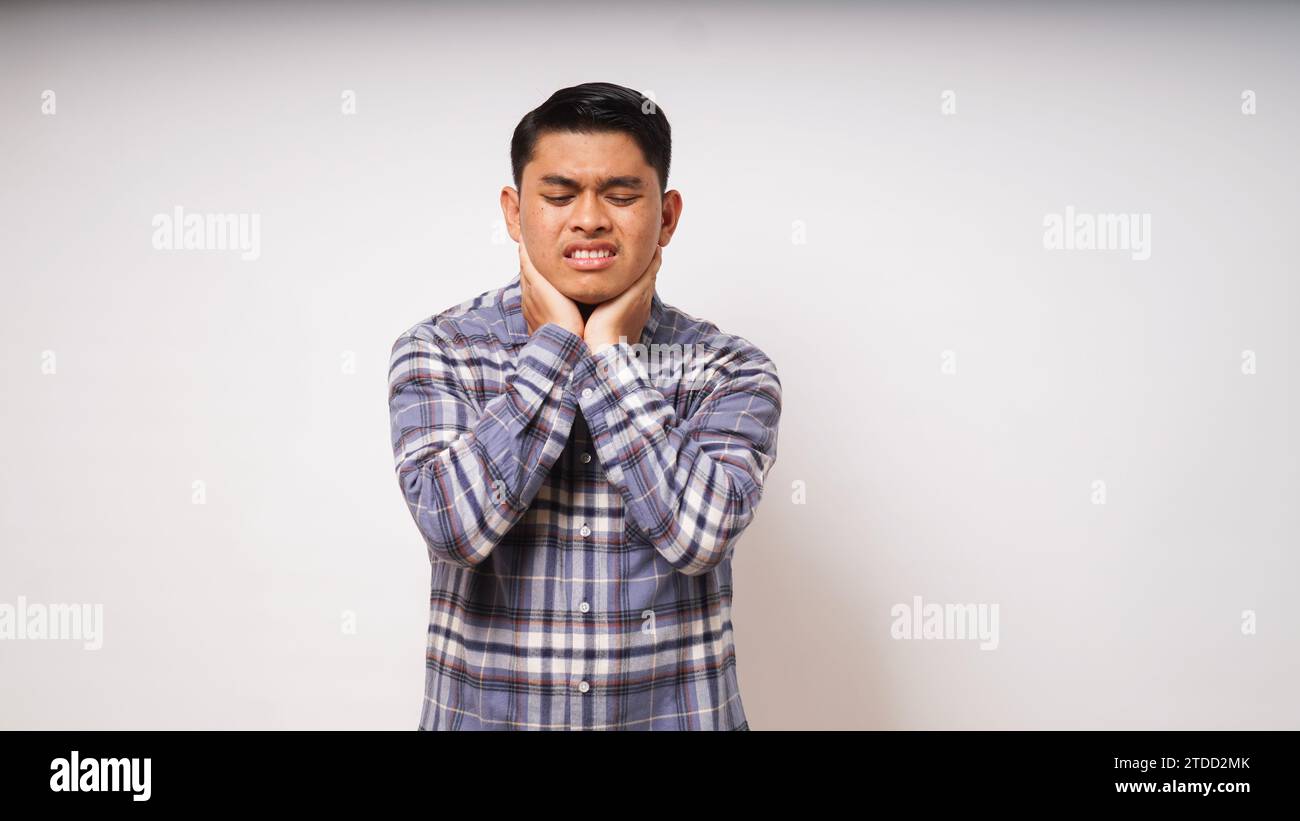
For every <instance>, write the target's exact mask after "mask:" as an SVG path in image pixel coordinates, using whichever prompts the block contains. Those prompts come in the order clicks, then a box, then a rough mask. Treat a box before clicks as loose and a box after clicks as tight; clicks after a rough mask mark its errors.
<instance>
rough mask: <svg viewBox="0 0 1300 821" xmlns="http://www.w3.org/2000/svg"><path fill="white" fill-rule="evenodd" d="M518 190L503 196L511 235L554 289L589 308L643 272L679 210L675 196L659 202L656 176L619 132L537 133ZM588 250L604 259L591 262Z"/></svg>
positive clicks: (508, 190)
mask: <svg viewBox="0 0 1300 821" xmlns="http://www.w3.org/2000/svg"><path fill="white" fill-rule="evenodd" d="M520 186H521V188H522V189H523V190H522V191H521V192H515V190H514V189H513V188H510V187H507V188H506V189H504V190H503V191H502V192H501V205H502V208H503V210H504V211H505V214H506V223H507V225H508V226H509V227H510V235H511V237H513V238H514V239H515V241H517V242H523V243H524V247H525V249H526V250H527V251H528V257H529V259H531V260H532V262H533V265H534V266H535V267H536V268H537V270H538V272H539V273H541V275H542V276H544V277H546V279H547V280H548V281H549V282H550V283H551V284H552V285H554V286H555V288H556V290H558V291H559V292H560V293H562V294H564V295H565V296H567V297H568V298H569V299H572V300H573V301H575V302H579V303H585V304H588V305H594V304H597V303H600V302H604V301H606V300H609V299H613V298H614V297H616V296H618V295H619V294H621V293H623V292H624V291H625V290H627V289H628V287H629V286H630V285H631V284H632V283H633V282H635V281H636V279H637V278H638V277H639V276H641V274H642V273H644V272H645V270H646V268H647V267H648V266H649V264H650V260H651V258H652V257H653V256H654V251H655V248H656V247H657V246H659V245H667V244H668V241H669V239H670V238H671V237H672V235H673V231H674V230H675V229H676V225H677V218H678V215H679V214H680V211H681V196H680V194H678V192H676V191H669V192H667V194H665V195H664V196H660V193H659V177H658V174H657V173H656V172H655V169H654V168H653V167H651V166H650V165H649V164H647V163H646V161H645V156H644V155H643V154H642V152H641V148H640V147H639V146H638V145H637V144H636V141H635V140H633V139H632V138H631V137H630V136H629V135H627V134H625V133H622V132H606V133H595V134H579V133H576V132H568V131H565V132H549V133H545V134H543V135H542V136H541V137H539V138H538V140H537V144H536V146H535V147H534V150H533V158H532V159H531V160H530V161H529V163H528V164H527V165H526V166H524V169H523V172H522V174H521V180H520ZM521 237H522V238H521ZM593 250H599V251H603V252H605V253H607V254H608V256H605V257H603V258H596V259H592V258H590V257H591V256H593V255H594V254H593ZM579 251H586V254H582V253H579ZM583 256H587V257H588V258H587V259H583V258H582V257H583Z"/></svg>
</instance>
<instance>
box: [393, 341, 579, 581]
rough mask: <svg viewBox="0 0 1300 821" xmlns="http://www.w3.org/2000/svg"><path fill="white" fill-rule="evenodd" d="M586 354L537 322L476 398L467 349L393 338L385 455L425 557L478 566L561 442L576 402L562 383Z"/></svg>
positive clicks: (547, 467)
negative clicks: (498, 381)
mask: <svg viewBox="0 0 1300 821" xmlns="http://www.w3.org/2000/svg"><path fill="white" fill-rule="evenodd" d="M586 353H588V348H587V346H586V343H585V342H583V340H582V338H581V337H579V336H578V335H576V334H574V333H573V332H571V331H569V330H567V329H565V328H562V327H560V326H559V325H556V324H554V323H548V324H546V325H543V326H542V327H541V328H539V329H538V330H537V331H536V332H535V333H534V334H533V335H532V337H531V338H530V339H529V341H528V342H527V343H526V344H525V345H524V346H523V348H521V349H520V352H519V354H518V357H517V360H516V368H515V372H514V373H513V374H511V375H509V376H508V377H506V379H505V385H504V388H503V390H502V391H501V392H500V394H498V395H497V396H495V397H493V398H492V399H491V400H490V401H488V402H486V403H482V402H481V401H475V400H474V399H473V398H472V397H471V395H470V394H469V392H468V391H467V390H466V388H465V384H466V381H467V380H468V378H469V377H470V374H471V373H472V372H473V371H472V370H471V368H470V365H469V363H468V361H467V360H468V359H469V358H470V357H471V356H472V353H471V352H470V351H468V349H465V348H462V347H460V346H450V345H447V344H445V343H443V342H440V341H434V340H430V339H423V338H420V337H417V336H412V335H405V336H402V337H401V338H399V339H398V340H397V341H396V342H395V343H394V345H393V350H392V358H391V360H390V364H389V393H388V397H389V400H388V403H389V417H390V420H391V429H392V443H393V457H394V460H395V462H396V472H397V479H398V483H399V484H400V486H401V489H402V494H403V496H404V497H405V499H406V504H407V507H408V508H409V509H410V511H411V516H412V518H414V520H415V524H416V527H418V528H419V531H420V533H421V535H423V537H424V540H425V542H426V543H427V545H428V548H429V558H430V560H431V561H436V560H441V561H449V562H454V563H456V564H459V565H461V566H465V567H472V566H475V565H477V564H479V563H480V562H482V561H483V560H484V559H486V558H487V557H488V555H489V554H490V553H491V552H492V549H493V548H494V547H496V545H497V544H498V543H499V542H500V541H501V539H502V538H503V537H504V536H505V535H506V534H507V533H508V532H509V531H510V528H511V527H513V526H514V524H515V523H516V522H517V521H518V520H519V518H520V517H521V516H522V515H523V513H524V512H525V511H526V510H527V509H528V506H529V504H531V503H532V501H533V498H534V497H535V496H536V495H537V492H538V490H539V489H540V488H541V485H542V482H543V481H544V480H545V478H546V474H547V473H548V471H549V470H550V468H551V466H552V465H553V464H554V463H555V460H556V459H557V458H558V457H559V455H560V454H561V453H562V452H563V450H564V445H565V442H566V441H567V440H568V437H569V431H570V429H571V428H572V425H573V417H574V414H575V413H576V408H575V406H574V401H573V399H572V397H571V394H567V393H566V391H565V387H566V384H567V382H568V380H569V377H570V376H571V374H572V371H573V366H574V364H575V363H576V362H577V361H578V360H579V359H580V357H582V356H583V355H584V354H586ZM479 367H481V366H477V365H476V367H475V369H476V370H477V369H478V368H479ZM566 397H567V398H566Z"/></svg>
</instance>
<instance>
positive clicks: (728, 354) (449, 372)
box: [389, 274, 781, 730]
mask: <svg viewBox="0 0 1300 821" xmlns="http://www.w3.org/2000/svg"><path fill="white" fill-rule="evenodd" d="M520 295H521V291H520V278H519V275H518V274H516V275H515V277H514V279H512V280H511V281H510V282H509V284H507V285H505V286H503V287H501V288H497V289H495V290H490V291H487V292H485V293H482V294H480V295H478V296H477V297H474V298H472V299H469V300H466V301H465V302H463V303H461V304H459V305H457V306H455V307H452V308H449V309H448V310H446V311H444V312H442V313H440V314H437V315H435V316H433V317H431V318H430V319H427V320H425V321H423V322H421V323H419V324H417V325H415V326H414V327H412V328H410V329H409V330H407V331H406V332H405V333H403V334H402V335H401V336H400V337H399V338H398V339H397V341H396V342H395V343H394V345H393V348H392V356H391V360H390V366H389V413H390V419H391V423H392V425H391V433H392V445H393V456H394V459H395V461H396V473H397V479H398V484H399V485H400V487H401V490H402V494H403V496H404V497H405V500H406V504H407V507H408V508H409V510H410V513H411V516H412V518H413V520H414V522H415V524H416V527H417V528H418V530H419V532H420V534H421V536H422V537H423V540H424V542H425V544H426V546H427V548H428V555H429V559H430V563H431V568H432V572H431V595H430V599H429V629H428V642H427V648H426V668H425V688H424V689H425V692H424V701H423V706H422V711H421V714H420V722H419V729H421V730H440V729H461V730H471V729H472V730H480V729H481V730H494V729H538V730H561V729H624V730H687V729H710V730H748V729H749V723H748V721H747V719H746V716H745V710H744V706H743V705H742V703H741V698H740V690H739V687H738V684H737V678H736V657H735V647H734V643H733V632H732V623H731V603H732V584H731V576H732V574H731V559H732V555H733V551H734V549H735V546H736V541H737V539H738V538H739V537H740V535H741V533H742V532H743V531H744V530H745V528H746V527H747V526H748V525H749V523H750V522H751V521H752V519H753V517H754V514H755V511H756V509H757V507H758V503H759V499H760V497H761V495H762V491H763V482H764V480H765V478H766V477H767V474H768V472H769V471H770V470H771V468H772V465H773V463H774V461H775V459H776V444H777V426H778V422H779V418H780V413H781V384H780V381H779V380H778V378H777V372H776V368H775V366H774V365H773V363H772V362H771V360H770V359H768V357H767V356H766V355H764V354H763V352H762V351H760V350H759V349H758V348H757V347H755V346H754V345H753V344H751V343H750V342H748V341H746V340H745V339H742V338H741V337H738V336H734V335H731V334H726V333H723V332H721V331H719V330H718V328H717V327H716V326H714V325H713V324H711V323H709V322H707V321H704V320H701V319H697V318H695V317H692V316H690V315H688V314H685V313H683V312H681V311H679V310H677V309H676V308H674V307H672V306H670V305H667V304H665V303H663V302H662V301H661V300H660V298H659V294H658V293H657V292H656V293H655V294H654V296H653V299H652V305H651V310H650V316H649V319H648V320H647V322H646V325H645V329H644V332H643V333H642V336H641V339H640V345H643V346H646V348H644V349H639V348H638V347H634V346H632V345H631V344H629V343H628V342H627V341H621V342H619V343H618V344H617V345H612V346H610V347H608V348H606V349H604V350H603V351H601V352H598V353H594V352H592V351H591V349H589V348H588V346H587V344H586V342H585V341H584V340H583V339H582V338H581V337H580V336H578V335H576V334H574V333H572V332H571V331H568V330H566V329H564V328H562V327H560V326H559V325H557V324H554V323H548V324H546V325H543V326H542V327H541V328H538V329H536V331H535V332H534V333H533V334H532V335H531V336H530V335H529V333H528V330H527V323H526V321H525V319H524V316H523V311H522V308H521V303H520ZM671 345H680V346H681V348H680V349H678V348H674V347H668V346H671ZM679 350H680V353H678V351H679ZM656 353H658V354H659V355H658V356H657V357H656ZM638 354H640V356H639V357H638ZM656 364H657V367H656ZM668 364H671V367H669V366H668Z"/></svg>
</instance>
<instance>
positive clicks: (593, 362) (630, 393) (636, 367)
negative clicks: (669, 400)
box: [571, 342, 665, 435]
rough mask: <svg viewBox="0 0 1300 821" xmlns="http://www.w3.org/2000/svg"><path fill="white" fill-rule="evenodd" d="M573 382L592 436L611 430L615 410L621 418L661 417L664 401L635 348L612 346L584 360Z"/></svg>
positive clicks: (574, 374)
mask: <svg viewBox="0 0 1300 821" xmlns="http://www.w3.org/2000/svg"><path fill="white" fill-rule="evenodd" d="M641 349H644V348H641ZM571 379H572V382H571V384H572V386H573V388H574V389H575V390H576V391H577V395H578V406H579V407H580V408H581V409H582V415H583V418H584V419H586V420H587V427H588V429H589V430H590V431H591V433H592V434H593V435H600V434H603V433H604V432H605V430H606V428H608V426H609V421H610V420H609V419H608V418H607V415H608V413H607V412H608V411H609V410H610V409H611V408H612V407H621V408H622V410H623V413H622V414H621V415H622V416H625V417H633V418H636V417H637V416H638V415H642V414H645V415H650V416H658V415H659V411H660V410H661V409H660V407H659V406H660V405H662V404H664V401H665V400H664V398H663V395H662V394H660V393H659V391H658V390H657V389H656V388H655V387H654V384H653V383H652V382H651V381H650V375H649V373H648V372H647V370H646V367H645V365H644V364H643V363H642V362H641V361H640V360H639V359H637V357H636V356H634V355H633V349H632V346H630V345H629V344H628V343H626V342H617V343H614V344H611V345H609V346H607V347H605V348H602V349H601V350H600V352H599V353H592V354H590V355H589V356H586V357H584V358H583V359H582V360H581V361H579V362H578V364H577V365H575V366H574V369H573V375H572V377H571ZM615 418H619V415H616V416H615Z"/></svg>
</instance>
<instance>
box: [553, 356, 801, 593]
mask: <svg viewBox="0 0 1300 821" xmlns="http://www.w3.org/2000/svg"><path fill="white" fill-rule="evenodd" d="M573 381H574V384H575V385H577V386H585V387H584V388H583V390H582V398H580V399H579V400H578V403H579V407H580V408H581V409H582V413H583V417H584V418H585V419H586V420H587V425H588V428H589V429H590V431H591V434H592V439H593V441H594V442H595V444H596V452H597V454H598V455H599V457H600V460H601V464H602V465H603V466H604V468H605V476H606V478H607V479H608V480H609V481H610V483H611V484H613V485H614V487H616V488H617V489H618V491H619V493H620V495H621V496H622V497H623V500H624V504H625V509H626V512H627V515H629V516H630V517H631V519H632V523H633V524H634V525H635V526H636V527H637V528H638V529H640V530H641V531H642V532H643V533H644V534H645V535H646V537H647V538H648V539H649V541H650V543H651V544H652V545H653V546H654V547H655V549H656V550H658V551H659V552H660V553H661V554H662V555H663V557H664V558H665V559H666V560H667V561H668V562H669V563H670V564H671V565H672V566H673V567H674V568H676V569H677V570H679V571H681V572H682V573H685V574H686V575H689V576H694V575H699V574H701V573H705V572H708V571H709V570H711V569H712V568H714V567H716V566H717V565H718V564H719V563H721V562H722V561H723V559H725V558H726V557H727V556H728V555H729V554H730V552H731V550H732V548H733V547H734V545H735V543H736V540H737V539H738V538H739V537H740V534H741V533H742V532H744V530H745V528H746V527H748V526H749V523H750V521H751V520H752V519H753V518H754V513H755V510H756V509H757V507H758V502H759V499H760V498H761V496H762V493H763V482H764V480H765V479H766V478H767V474H768V473H769V471H770V470H771V468H772V465H773V464H774V463H775V461H776V443H777V429H778V426H779V423H780V416H781V382H780V379H779V378H778V376H777V372H776V367H775V365H773V363H772V362H771V360H770V359H768V358H767V357H766V356H765V355H764V354H763V353H762V352H761V351H759V350H758V349H757V348H755V347H753V346H752V345H746V346H740V347H737V348H735V349H734V350H732V351H730V352H728V353H726V354H724V355H722V356H720V357H718V358H717V359H716V360H715V361H714V362H712V363H710V364H709V366H708V368H707V369H705V370H704V371H703V375H702V376H701V377H700V378H699V379H698V380H696V381H695V383H696V384H702V386H701V387H700V388H699V390H700V391H701V393H702V398H700V399H699V400H698V402H699V403H698V405H697V406H696V407H695V409H694V410H693V411H692V412H691V413H690V416H689V418H682V417H681V416H679V415H678V414H677V411H676V410H675V408H674V407H673V405H672V404H671V403H669V402H668V401H667V399H665V398H664V395H663V394H662V393H661V392H660V391H659V390H658V389H657V388H655V387H654V384H653V382H652V381H651V379H650V377H649V375H648V373H647V371H646V369H645V367H644V365H643V363H641V362H640V361H639V360H637V359H636V358H634V357H633V356H631V353H630V347H629V346H628V344H627V343H626V342H619V343H617V344H614V345H610V346H609V347H607V348H604V349H602V350H601V351H600V352H599V353H597V354H592V355H590V356H587V357H586V358H584V359H583V360H582V361H581V362H580V363H579V364H578V366H577V368H576V369H575V371H574V376H573ZM586 388H590V393H588V390H587V389H586ZM693 389H694V388H693Z"/></svg>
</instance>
